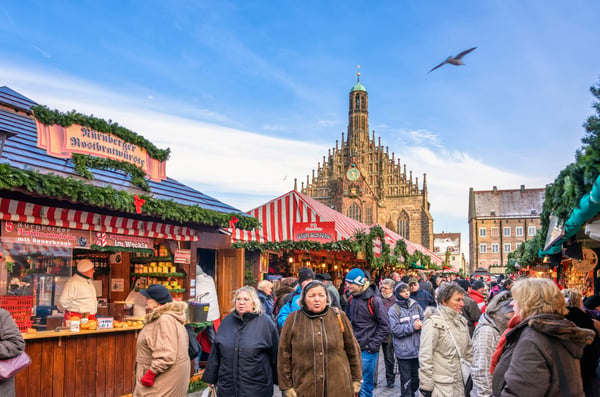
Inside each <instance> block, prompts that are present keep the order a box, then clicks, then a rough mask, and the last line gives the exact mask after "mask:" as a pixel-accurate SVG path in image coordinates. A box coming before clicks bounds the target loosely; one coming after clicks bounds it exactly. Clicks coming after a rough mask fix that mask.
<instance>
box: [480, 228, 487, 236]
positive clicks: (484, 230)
mask: <svg viewBox="0 0 600 397" xmlns="http://www.w3.org/2000/svg"><path fill="white" fill-rule="evenodd" d="M485 236H487V229H486V228H485V227H480V228H479V237H485Z"/></svg>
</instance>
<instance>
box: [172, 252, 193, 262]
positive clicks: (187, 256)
mask: <svg viewBox="0 0 600 397" xmlns="http://www.w3.org/2000/svg"><path fill="white" fill-rule="evenodd" d="M174 262H175V263H183V264H185V265H189V264H190V263H191V262H192V251H191V250H184V249H181V248H178V249H176V250H175V260H174Z"/></svg>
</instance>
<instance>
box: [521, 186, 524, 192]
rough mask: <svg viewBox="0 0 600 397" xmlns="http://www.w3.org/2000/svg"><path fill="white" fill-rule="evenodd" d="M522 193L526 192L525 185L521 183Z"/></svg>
mask: <svg viewBox="0 0 600 397" xmlns="http://www.w3.org/2000/svg"><path fill="white" fill-rule="evenodd" d="M521 193H525V185H521Z"/></svg>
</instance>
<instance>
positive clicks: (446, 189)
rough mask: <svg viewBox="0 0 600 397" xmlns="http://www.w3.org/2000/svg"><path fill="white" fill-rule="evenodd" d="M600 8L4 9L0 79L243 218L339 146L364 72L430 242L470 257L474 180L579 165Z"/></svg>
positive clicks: (597, 57) (589, 4)
mask: <svg viewBox="0 0 600 397" xmlns="http://www.w3.org/2000/svg"><path fill="white" fill-rule="evenodd" d="M598 15H600V2H593V1H578V0H574V1H570V2H558V1H548V2H541V1H533V0H520V1H517V0H490V1H460V2H448V1H429V2H422V1H408V0H407V1H381V2H367V1H349V0H345V1H302V2H299V1H286V0H282V1H259V0H257V1H201V0H198V1H165V0H163V1H153V0H148V1H144V2H140V1H118V2H117V1H103V2H97V1H95V2H92V1H78V2H66V1H27V0H24V1H20V2H3V3H2V4H1V5H0V21H2V23H0V41H1V42H2V45H1V46H0V86H2V85H6V86H8V87H10V88H12V89H14V90H16V91H18V92H20V93H21V94H23V95H25V96H27V97H29V98H31V99H33V100H35V101H37V102H39V103H42V104H45V105H48V106H50V107H51V108H57V109H59V110H61V111H68V110H71V109H75V110H77V111H80V112H83V113H87V114H93V115H94V116H97V117H102V118H105V119H111V120H113V121H117V122H119V123H120V124H121V125H124V126H126V127H128V128H130V129H132V130H134V131H136V132H138V133H140V134H141V135H143V136H145V137H146V138H148V139H150V140H151V141H153V142H154V143H155V144H157V145H158V146H160V147H170V148H171V149H172V152H173V154H172V157H171V159H170V160H169V162H168V164H167V173H168V175H169V176H171V177H173V178H175V179H178V180H180V181H182V182H184V183H187V184H189V185H191V186H194V187H195V188H197V189H198V190H200V191H202V192H204V193H207V194H210V195H212V196H214V197H216V198H218V199H221V200H222V201H225V202H227V203H229V204H232V205H234V206H236V207H238V208H240V209H242V210H249V209H251V208H254V207H256V206H258V205H260V204H262V203H264V202H266V201H268V200H270V199H272V198H274V197H276V196H279V195H281V194H283V193H285V192H287V191H289V190H291V189H292V187H293V179H294V178H298V180H299V181H305V180H306V175H309V174H310V173H311V172H312V169H313V168H315V167H316V164H317V162H319V161H322V157H323V156H324V155H327V150H328V149H329V148H333V147H334V146H335V141H336V140H340V139H341V133H342V132H345V131H346V129H347V114H348V113H347V112H348V92H349V90H350V88H351V87H352V86H353V85H354V83H355V81H356V65H358V64H360V65H361V68H360V71H361V82H362V83H363V84H364V85H365V86H366V88H367V91H368V93H369V119H370V129H371V130H375V134H376V135H377V136H380V137H381V139H382V144H383V145H384V146H389V150H390V152H394V153H395V154H396V157H397V158H398V157H399V158H400V159H401V162H402V164H407V169H409V170H412V171H413V175H414V176H418V177H419V180H420V181H421V180H422V174H423V173H427V181H428V187H429V199H430V202H431V212H432V214H433V216H434V229H435V232H438V233H439V232H442V231H449V232H462V233H463V240H462V242H463V251H466V249H467V244H468V233H467V230H468V228H467V204H468V190H469V187H474V188H475V189H491V188H492V186H493V185H496V186H498V188H500V189H510V188H519V186H520V185H521V184H524V185H526V186H527V187H543V186H544V185H545V184H546V183H550V182H552V181H553V180H554V178H555V177H556V176H557V175H558V172H559V171H560V170H561V169H563V168H564V167H565V166H566V165H567V164H568V163H570V162H572V161H573V159H574V153H575V150H576V149H577V148H578V147H579V146H580V139H581V137H582V136H583V134H584V130H583V128H582V127H581V125H582V123H583V122H584V121H585V119H586V118H587V117H588V116H589V115H590V114H592V109H591V104H592V101H593V97H592V96H591V94H590V93H589V87H590V86H592V85H594V84H596V83H598V81H599V77H600V51H597V50H595V46H596V41H597V40H596V39H597V37H600V24H598V23H597V16H598ZM475 46H476V47H478V48H477V49H476V50H475V51H474V52H472V53H471V54H469V55H467V56H466V57H465V58H464V62H465V64H466V65H465V66H459V67H455V66H450V65H445V66H443V67H441V68H439V69H437V70H435V71H433V72H431V73H427V72H428V71H429V70H430V69H431V68H432V67H433V66H435V65H437V64H438V63H440V62H442V61H443V60H444V59H445V58H446V57H447V56H448V55H455V54H457V53H459V52H460V51H462V50H465V49H467V48H470V47H475Z"/></svg>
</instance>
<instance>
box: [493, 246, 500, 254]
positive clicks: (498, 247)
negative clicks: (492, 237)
mask: <svg viewBox="0 0 600 397" xmlns="http://www.w3.org/2000/svg"><path fill="white" fill-rule="evenodd" d="M499 251H500V245H499V244H492V253H493V254H497V253H498V252H499Z"/></svg>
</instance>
